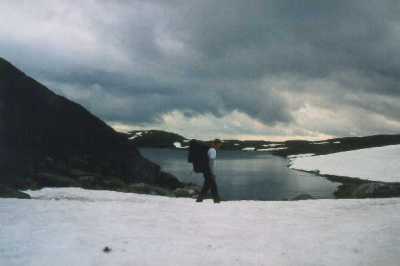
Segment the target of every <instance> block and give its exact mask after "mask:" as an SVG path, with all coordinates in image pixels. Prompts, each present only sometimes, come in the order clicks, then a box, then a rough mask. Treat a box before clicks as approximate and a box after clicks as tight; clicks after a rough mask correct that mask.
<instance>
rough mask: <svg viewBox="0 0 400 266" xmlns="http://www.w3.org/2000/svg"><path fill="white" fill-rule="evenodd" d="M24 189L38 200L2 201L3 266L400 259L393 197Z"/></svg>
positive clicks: (399, 214)
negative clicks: (241, 197) (223, 196)
mask: <svg viewBox="0 0 400 266" xmlns="http://www.w3.org/2000/svg"><path fill="white" fill-rule="evenodd" d="M28 193H29V194H30V195H31V196H33V197H34V198H36V199H33V200H20V199H0V265H8V266H13V265H37V266H45V265H49V266H50V265H51V266H52V265H68V266H69V265H99V266H102V265H141V266H142V265H171V266H172V265H173V266H175V265H185V266H186V265H229V266H231V265H246V266H247V265H273V266H279V265H318V266H320V265H341V266H345V265H374V266H375V265H385V266H395V265H396V266H397V265H398V262H399V261H400V199H398V198H393V199H364V200H311V201H297V202H262V201H258V202H257V201H232V202H222V203H221V204H213V203H212V202H211V201H210V200H206V201H205V202H203V203H195V202H194V200H192V199H173V198H166V197H159V196H149V195H139V194H125V193H118V192H111V191H89V190H83V189H79V188H59V189H42V190H39V191H29V192H28ZM55 199H56V200H55ZM105 246H108V247H110V248H111V250H112V251H111V252H110V253H104V252H103V251H102V249H103V248H104V247H105Z"/></svg>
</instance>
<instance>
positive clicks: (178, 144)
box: [174, 141, 189, 149]
mask: <svg viewBox="0 0 400 266" xmlns="http://www.w3.org/2000/svg"><path fill="white" fill-rule="evenodd" d="M174 146H175V148H178V149H187V148H189V146H182V143H180V142H178V141H176V142H174Z"/></svg>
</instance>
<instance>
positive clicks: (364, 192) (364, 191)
mask: <svg viewBox="0 0 400 266" xmlns="http://www.w3.org/2000/svg"><path fill="white" fill-rule="evenodd" d="M399 196H400V184H390V183H378V182H374V183H365V184H361V185H358V186H357V187H356V188H355V189H354V190H353V192H352V197H354V198H386V197H399Z"/></svg>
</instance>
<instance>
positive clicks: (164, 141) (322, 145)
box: [127, 130, 400, 156]
mask: <svg viewBox="0 0 400 266" xmlns="http://www.w3.org/2000/svg"><path fill="white" fill-rule="evenodd" d="M127 138H128V140H129V141H130V142H131V143H133V144H135V145H136V146H137V147H152V148H154V147H157V148H175V149H186V148H188V142H189V141H190V139H189V138H186V137H184V136H181V135H178V134H175V133H171V132H166V131H161V130H136V131H132V132H129V134H128V135H127ZM210 141H211V140H210ZM210 141H208V142H210ZM393 144H400V135H374V136H366V137H344V138H334V139H328V140H321V141H307V140H289V141H283V142H272V141H266V140H265V141H264V140H244V141H242V140H234V139H230V140H223V145H222V148H221V149H223V150H238V151H239V150H240V151H258V152H269V153H272V154H275V155H279V156H288V155H294V154H301V153H313V154H328V153H334V152H340V151H349V150H356V149H363V148H369V147H379V146H385V145H393Z"/></svg>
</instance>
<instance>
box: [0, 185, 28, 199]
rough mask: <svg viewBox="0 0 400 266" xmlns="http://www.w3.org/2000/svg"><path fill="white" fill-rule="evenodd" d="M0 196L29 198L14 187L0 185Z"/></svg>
mask: <svg viewBox="0 0 400 266" xmlns="http://www.w3.org/2000/svg"><path fill="white" fill-rule="evenodd" d="M0 198H18V199H30V198H31V197H30V196H29V195H28V194H26V193H23V192H21V191H18V190H16V189H13V188H10V187H6V186H3V185H0Z"/></svg>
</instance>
